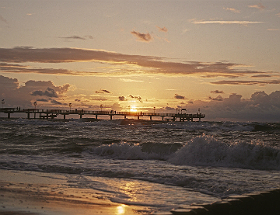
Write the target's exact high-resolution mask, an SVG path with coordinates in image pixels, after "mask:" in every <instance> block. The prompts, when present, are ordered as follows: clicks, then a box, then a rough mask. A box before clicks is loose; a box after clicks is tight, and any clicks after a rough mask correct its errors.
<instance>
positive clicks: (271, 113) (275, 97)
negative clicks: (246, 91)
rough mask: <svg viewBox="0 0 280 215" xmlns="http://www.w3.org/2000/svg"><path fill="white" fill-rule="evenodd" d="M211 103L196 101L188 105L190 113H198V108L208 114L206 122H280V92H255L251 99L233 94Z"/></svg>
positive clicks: (212, 100)
mask: <svg viewBox="0 0 280 215" xmlns="http://www.w3.org/2000/svg"><path fill="white" fill-rule="evenodd" d="M209 99H210V101H201V100H195V101H193V104H186V105H184V106H181V108H186V109H187V110H188V112H191V113H192V112H193V113H196V112H197V110H198V108H200V109H201V112H202V113H204V114H206V118H205V120H210V121H212V120H214V121H225V120H227V121H229V120H230V121H254V122H260V121H264V122H270V121H271V122H279V119H280V91H275V92H272V93H270V94H267V93H265V92H264V91H257V92H254V93H253V94H252V95H251V97H250V98H247V99H245V98H242V95H239V94H236V93H232V94H231V95H229V97H227V98H221V97H219V96H218V97H216V98H211V97H210V98H209Z"/></svg>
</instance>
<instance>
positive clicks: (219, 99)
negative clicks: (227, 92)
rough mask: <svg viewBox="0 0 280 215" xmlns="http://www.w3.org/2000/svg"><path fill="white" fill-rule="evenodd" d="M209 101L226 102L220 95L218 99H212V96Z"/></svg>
mask: <svg viewBox="0 0 280 215" xmlns="http://www.w3.org/2000/svg"><path fill="white" fill-rule="evenodd" d="M209 99H210V100H212V101H223V100H224V99H223V97H222V96H220V95H218V96H217V97H216V98H212V97H211V96H210V97H209Z"/></svg>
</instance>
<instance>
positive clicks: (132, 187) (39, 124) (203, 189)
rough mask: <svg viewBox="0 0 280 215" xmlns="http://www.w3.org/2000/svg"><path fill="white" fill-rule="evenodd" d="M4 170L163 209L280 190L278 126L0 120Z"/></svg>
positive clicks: (149, 209)
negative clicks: (49, 176) (59, 179)
mask: <svg viewBox="0 0 280 215" xmlns="http://www.w3.org/2000/svg"><path fill="white" fill-rule="evenodd" d="M0 169H3V170H15V171H22V172H40V173H54V174H61V175H64V176H66V177H67V178H68V182H69V184H71V186H75V188H80V189H92V190H97V191H99V192H97V198H100V199H107V200H110V201H111V202H114V203H120V204H125V205H132V206H142V208H143V207H145V208H146V210H145V211H144V212H145V213H147V214H149V213H157V212H165V211H170V210H172V209H176V208H180V207H182V206H186V205H191V204H193V203H196V204H204V203H206V204H207V203H212V202H215V201H218V200H221V199H223V198H226V197H228V196H231V195H242V194H245V193H251V192H259V191H260V192H261V191H268V190H273V189H276V188H279V187H280V183H279V182H280V123H263V122H262V123H259V122H228V121H225V122H214V121H201V122H179V121H175V122H173V121H172V122H159V121H149V120H146V121H145V120H134V119H127V120H123V119H119V120H100V121H94V120H93V121H90V120H83V119H69V120H40V119H22V118H18V119H5V118H1V119H0ZM98 195H99V196H98ZM140 212H143V211H139V213H140Z"/></svg>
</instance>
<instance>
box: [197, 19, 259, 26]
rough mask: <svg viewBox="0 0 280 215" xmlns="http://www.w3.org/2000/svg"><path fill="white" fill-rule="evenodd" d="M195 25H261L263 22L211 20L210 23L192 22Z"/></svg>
mask: <svg viewBox="0 0 280 215" xmlns="http://www.w3.org/2000/svg"><path fill="white" fill-rule="evenodd" d="M192 23H193V24H221V25H224V24H238V25H248V24H261V23H263V22H257V21H221V20H216V21H215V20H209V21H204V20H202V21H195V20H193V21H192Z"/></svg>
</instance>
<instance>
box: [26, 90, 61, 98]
mask: <svg viewBox="0 0 280 215" xmlns="http://www.w3.org/2000/svg"><path fill="white" fill-rule="evenodd" d="M31 95H32V96H47V97H55V98H57V97H58V95H57V93H56V92H55V90H54V89H52V88H50V87H48V88H47V89H46V90H45V91H42V90H36V91H34V92H32V93H31Z"/></svg>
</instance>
